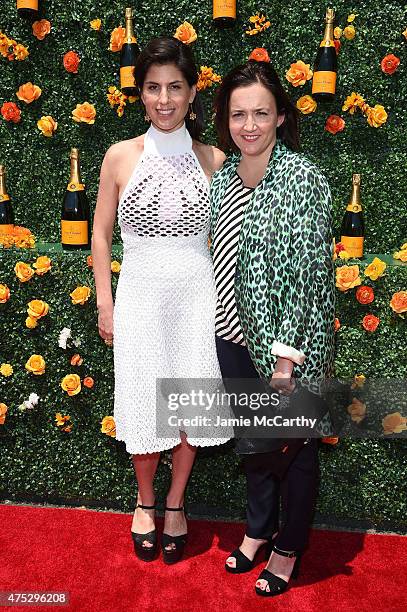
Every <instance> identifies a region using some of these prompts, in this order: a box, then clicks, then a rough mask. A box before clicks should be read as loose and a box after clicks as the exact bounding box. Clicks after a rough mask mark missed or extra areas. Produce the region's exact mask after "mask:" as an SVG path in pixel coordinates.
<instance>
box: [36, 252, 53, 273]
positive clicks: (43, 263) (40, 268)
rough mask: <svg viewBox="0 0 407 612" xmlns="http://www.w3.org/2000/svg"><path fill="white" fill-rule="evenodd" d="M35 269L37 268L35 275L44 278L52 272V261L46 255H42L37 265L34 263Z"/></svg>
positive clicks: (37, 260)
mask: <svg viewBox="0 0 407 612" xmlns="http://www.w3.org/2000/svg"><path fill="white" fill-rule="evenodd" d="M33 268H35V273H36V274H38V275H39V276H43V275H44V274H46V273H47V272H49V271H50V270H51V260H50V258H49V257H47V256H46V255H41V257H37V259H36V261H35V263H33Z"/></svg>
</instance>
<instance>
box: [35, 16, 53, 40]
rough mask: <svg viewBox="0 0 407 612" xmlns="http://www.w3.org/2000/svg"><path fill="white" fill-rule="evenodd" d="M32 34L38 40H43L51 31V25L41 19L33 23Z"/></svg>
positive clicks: (46, 20)
mask: <svg viewBox="0 0 407 612" xmlns="http://www.w3.org/2000/svg"><path fill="white" fill-rule="evenodd" d="M32 29H33V34H34V36H35V37H36V38H38V40H44V38H45V37H46V35H47V34H49V33H50V31H51V24H50V22H49V21H48V19H41V20H40V21H34V23H33V25H32Z"/></svg>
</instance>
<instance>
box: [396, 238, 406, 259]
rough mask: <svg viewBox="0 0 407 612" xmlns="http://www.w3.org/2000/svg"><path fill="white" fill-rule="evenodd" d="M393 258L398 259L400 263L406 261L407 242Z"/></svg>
mask: <svg viewBox="0 0 407 612" xmlns="http://www.w3.org/2000/svg"><path fill="white" fill-rule="evenodd" d="M393 258H394V259H399V260H400V261H407V242H405V243H404V244H402V245H401V247H400V250H399V251H396V252H395V253H394V254H393Z"/></svg>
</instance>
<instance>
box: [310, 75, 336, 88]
mask: <svg viewBox="0 0 407 612" xmlns="http://www.w3.org/2000/svg"><path fill="white" fill-rule="evenodd" d="M335 87H336V72H332V71H331V70H319V71H318V72H314V78H313V79H312V93H331V94H334V93H335Z"/></svg>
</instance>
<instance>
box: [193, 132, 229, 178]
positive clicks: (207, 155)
mask: <svg viewBox="0 0 407 612" xmlns="http://www.w3.org/2000/svg"><path fill="white" fill-rule="evenodd" d="M193 148H194V150H195V152H196V153H197V154H198V155H199V156H202V158H203V159H204V160H205V162H206V163H205V165H206V166H207V167H208V168H209V169H210V171H211V173H213V172H216V171H217V170H219V169H220V168H221V167H222V165H223V163H224V161H225V159H226V155H225V154H224V152H223V151H221V150H220V149H218V148H217V147H214V146H213V145H208V144H205V143H203V142H199V141H198V140H194V141H193Z"/></svg>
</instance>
